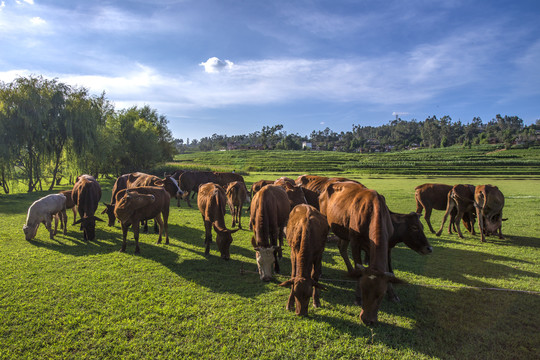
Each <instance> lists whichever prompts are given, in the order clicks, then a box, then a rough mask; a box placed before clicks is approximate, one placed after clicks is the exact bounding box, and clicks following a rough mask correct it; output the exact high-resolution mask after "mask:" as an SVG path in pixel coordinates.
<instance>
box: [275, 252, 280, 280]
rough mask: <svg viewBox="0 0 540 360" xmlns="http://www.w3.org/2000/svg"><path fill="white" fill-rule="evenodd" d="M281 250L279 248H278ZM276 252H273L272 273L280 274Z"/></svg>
mask: <svg viewBox="0 0 540 360" xmlns="http://www.w3.org/2000/svg"><path fill="white" fill-rule="evenodd" d="M279 249H281V248H279ZM279 249H278V250H274V271H275V273H276V274H280V273H281V272H280V269H279V261H278V251H279Z"/></svg>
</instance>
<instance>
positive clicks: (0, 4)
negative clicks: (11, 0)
mask: <svg viewBox="0 0 540 360" xmlns="http://www.w3.org/2000/svg"><path fill="white" fill-rule="evenodd" d="M5 7H6V2H5V1H2V2H0V11H2V10H3V9H4V8H5Z"/></svg>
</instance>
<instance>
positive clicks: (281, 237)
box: [278, 227, 285, 259]
mask: <svg viewBox="0 0 540 360" xmlns="http://www.w3.org/2000/svg"><path fill="white" fill-rule="evenodd" d="M284 236H285V231H284V230H283V228H282V227H280V228H279V230H278V239H279V248H278V255H279V258H280V259H282V258H283V237H284Z"/></svg>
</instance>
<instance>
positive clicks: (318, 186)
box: [295, 175, 363, 209]
mask: <svg viewBox="0 0 540 360" xmlns="http://www.w3.org/2000/svg"><path fill="white" fill-rule="evenodd" d="M343 181H351V182H355V183H358V184H360V183H359V182H358V181H355V180H351V179H347V178H343V177H333V178H328V177H325V176H317V175H301V176H299V177H298V178H297V179H296V181H295V182H296V185H299V186H301V187H302V189H303V190H304V196H305V197H306V201H307V203H308V204H309V205H311V206H314V207H315V208H316V209H319V196H320V195H321V193H322V192H323V191H324V189H325V188H326V187H327V186H328V185H329V184H331V183H336V182H343ZM362 186H363V185H362Z"/></svg>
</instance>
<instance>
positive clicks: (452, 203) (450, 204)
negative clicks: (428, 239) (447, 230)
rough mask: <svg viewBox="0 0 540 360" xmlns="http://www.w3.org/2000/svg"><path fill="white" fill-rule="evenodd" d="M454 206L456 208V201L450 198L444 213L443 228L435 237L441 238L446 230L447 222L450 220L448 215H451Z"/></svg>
mask: <svg viewBox="0 0 540 360" xmlns="http://www.w3.org/2000/svg"><path fill="white" fill-rule="evenodd" d="M454 206H455V203H454V200H452V199H451V198H450V197H448V205H447V206H446V211H445V212H444V216H443V221H442V224H441V228H440V229H439V231H437V233H436V234H435V235H437V236H441V233H442V231H443V229H444V223H445V222H446V219H447V218H448V215H450V213H451V212H452V210H453V209H454ZM450 222H452V220H451V219H450Z"/></svg>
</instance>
